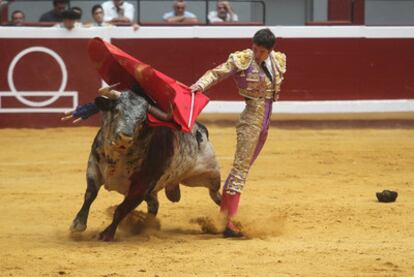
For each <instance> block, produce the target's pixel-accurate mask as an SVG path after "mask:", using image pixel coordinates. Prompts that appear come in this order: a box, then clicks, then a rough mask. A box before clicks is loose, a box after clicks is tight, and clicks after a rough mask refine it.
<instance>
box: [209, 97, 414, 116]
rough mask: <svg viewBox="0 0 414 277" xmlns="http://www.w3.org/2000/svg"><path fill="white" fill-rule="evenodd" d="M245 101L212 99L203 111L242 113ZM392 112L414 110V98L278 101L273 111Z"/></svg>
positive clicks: (293, 112)
mask: <svg viewBox="0 0 414 277" xmlns="http://www.w3.org/2000/svg"><path fill="white" fill-rule="evenodd" d="M244 106H245V103H244V102H243V101H211V102H210V103H209V104H208V105H207V107H205V108H204V110H203V113H240V112H242V111H243V109H244ZM387 112H389V113H392V112H414V100H341V101H278V102H275V103H274V104H273V113H280V114H316V113H328V114H329V113H387Z"/></svg>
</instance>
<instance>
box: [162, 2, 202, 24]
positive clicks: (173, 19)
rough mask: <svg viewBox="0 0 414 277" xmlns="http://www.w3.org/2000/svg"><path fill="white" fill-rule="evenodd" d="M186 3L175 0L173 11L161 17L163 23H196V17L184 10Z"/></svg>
mask: <svg viewBox="0 0 414 277" xmlns="http://www.w3.org/2000/svg"><path fill="white" fill-rule="evenodd" d="M185 8H186V3H185V1H184V0H175V1H174V4H173V9H174V10H173V11H171V12H167V13H165V14H164V15H163V17H162V18H163V19H164V21H167V22H169V23H198V19H197V16H196V15H195V14H193V13H191V12H189V11H186V10H185Z"/></svg>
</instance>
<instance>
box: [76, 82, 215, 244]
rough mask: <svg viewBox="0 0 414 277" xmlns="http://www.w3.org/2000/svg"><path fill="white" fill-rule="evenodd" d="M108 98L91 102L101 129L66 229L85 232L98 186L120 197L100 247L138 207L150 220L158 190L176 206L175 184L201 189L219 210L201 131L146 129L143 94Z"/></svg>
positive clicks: (208, 146)
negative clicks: (81, 198)
mask: <svg viewBox="0 0 414 277" xmlns="http://www.w3.org/2000/svg"><path fill="white" fill-rule="evenodd" d="M111 92H114V91H113V90H111ZM111 95H112V96H111V98H112V99H106V100H105V101H104V102H103V103H99V102H96V103H97V104H98V107H99V109H100V110H101V111H102V125H101V128H100V129H99V131H98V133H97V135H96V136H95V139H94V141H93V144H92V148H91V152H90V155H89V160H88V165H87V170H86V184H87V186H86V192H85V195H84V202H83V205H82V207H81V209H80V210H79V212H78V213H77V215H76V217H75V219H74V220H73V222H72V225H71V227H70V229H71V230H72V231H73V232H82V231H84V230H86V228H87V220H88V215H89V209H90V207H91V204H92V202H93V201H94V200H95V198H96V197H97V195H98V191H99V189H100V188H101V187H102V186H104V187H105V189H107V190H110V191H111V190H115V191H117V192H119V193H121V194H123V195H124V196H125V197H124V199H123V201H122V202H121V203H120V204H119V205H118V206H117V208H116V209H115V212H114V215H113V220H112V223H111V224H110V225H109V226H108V227H107V228H106V229H105V230H103V231H102V232H101V233H100V234H99V239H100V240H103V241H111V240H113V238H114V235H115V232H116V229H117V227H118V225H119V223H120V222H121V221H122V219H123V218H125V216H126V215H127V214H128V213H129V212H131V211H132V210H133V209H135V208H136V207H137V206H138V205H139V204H140V203H141V202H143V201H145V202H146V203H147V211H148V213H149V214H152V215H154V216H155V215H156V214H157V212H158V209H159V202H158V199H157V194H158V192H159V191H160V190H162V189H165V191H166V194H167V198H168V199H169V200H170V201H173V202H178V201H179V200H180V191H179V184H182V185H186V186H190V187H197V186H199V187H200V186H201V187H207V188H208V189H209V194H210V197H211V199H212V200H213V201H214V202H215V203H216V204H217V205H220V201H221V195H220V193H219V189H220V170H219V164H218V162H217V159H216V157H215V154H214V150H213V147H212V144H211V143H210V141H209V138H208V130H207V128H206V127H205V126H203V125H202V124H201V123H199V122H196V124H195V125H194V127H193V129H192V131H191V132H190V133H184V132H180V131H178V130H175V129H171V128H168V127H163V126H160V127H151V126H149V125H148V123H147V120H146V119H147V112H148V111H149V109H151V108H153V106H152V105H151V103H150V99H148V98H147V97H145V94H143V93H140V92H139V91H138V92H137V91H132V90H126V91H123V92H122V93H118V94H114V93H112V94H111ZM114 95H115V96H114Z"/></svg>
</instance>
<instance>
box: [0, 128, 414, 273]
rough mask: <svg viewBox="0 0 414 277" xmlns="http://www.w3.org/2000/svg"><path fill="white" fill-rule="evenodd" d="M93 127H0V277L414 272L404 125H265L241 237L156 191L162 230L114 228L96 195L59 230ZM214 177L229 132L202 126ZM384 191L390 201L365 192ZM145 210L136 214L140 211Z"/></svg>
mask: <svg viewBox="0 0 414 277" xmlns="http://www.w3.org/2000/svg"><path fill="white" fill-rule="evenodd" d="M96 131H97V129H96V128H85V127H81V128H66V129H44V130H31V129H20V130H15V129H0V145H1V151H0V203H1V204H0V276H159V277H162V276H414V129H332V128H330V129H297V128H296V129H278V128H274V127H273V128H272V129H271V131H270V134H269V139H268V142H267V144H266V145H265V148H264V150H263V152H262V154H261V156H260V157H259V158H258V160H257V162H256V163H255V165H254V167H253V169H252V171H251V175H250V178H249V180H248V185H247V188H246V191H245V193H244V194H243V196H242V201H241V209H240V213H239V215H240V216H239V219H240V221H241V222H242V223H243V224H244V226H245V228H246V232H248V234H249V235H250V236H251V237H252V238H251V239H248V240H226V239H223V238H221V236H220V235H213V234H205V233H203V232H202V231H201V229H200V226H198V225H197V224H194V223H191V221H192V220H194V219H196V218H198V217H200V216H208V217H210V218H214V217H215V215H216V214H217V211H218V208H217V207H216V206H215V205H214V204H213V202H212V201H211V200H210V198H209V197H208V193H207V190H205V189H202V188H200V189H191V188H186V187H182V190H181V192H182V199H181V202H180V203H176V204H173V203H170V202H168V200H167V199H166V198H165V196H164V194H163V193H162V194H160V204H161V206H160V212H159V216H158V219H159V221H160V224H161V229H160V230H156V229H151V228H149V229H147V230H146V231H144V232H143V233H141V234H131V233H130V232H127V231H125V230H124V231H122V230H118V233H117V235H116V241H115V242H112V243H105V242H100V241H97V240H96V239H95V238H94V237H95V236H96V234H97V233H98V232H99V231H101V230H103V228H104V227H106V225H107V224H109V223H110V221H111V216H110V214H109V213H108V207H110V206H113V205H115V204H118V203H120V201H121V200H122V197H121V196H120V195H118V194H117V193H115V192H111V193H109V192H107V191H105V190H101V191H100V195H98V198H97V200H96V201H95V203H94V204H93V205H92V208H91V213H90V217H89V224H88V230H87V231H86V232H85V233H83V234H82V235H78V236H70V234H69V231H68V228H69V225H70V223H71V221H72V219H73V218H74V216H75V214H76V212H77V211H78V209H79V208H80V206H81V203H82V201H83V199H82V198H83V193H84V190H85V177H84V175H85V167H86V160H87V157H88V154H89V149H90V145H91V142H92V139H93V137H94V135H95V133H96ZM210 134H211V135H210V137H211V140H212V142H213V144H214V146H215V149H216V153H217V155H218V158H219V160H220V162H221V166H222V175H223V177H222V178H223V179H224V177H225V175H226V174H227V173H228V170H229V167H230V164H231V162H232V158H233V153H234V147H235V145H234V142H235V139H234V138H235V131H234V128H232V127H218V126H213V125H210ZM383 189H393V190H397V191H398V192H399V197H398V199H397V202H395V203H391V204H381V203H378V202H377V201H376V198H375V192H377V191H382V190H383ZM144 208H145V206H144V205H143V206H141V207H140V209H141V210H144Z"/></svg>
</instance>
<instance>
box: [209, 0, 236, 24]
mask: <svg viewBox="0 0 414 277" xmlns="http://www.w3.org/2000/svg"><path fill="white" fill-rule="evenodd" d="M238 20H239V17H238V16H237V14H236V13H234V11H233V9H232V8H231V6H230V3H229V2H228V1H218V2H217V9H216V10H215V11H211V12H209V13H208V21H209V23H217V22H232V21H238Z"/></svg>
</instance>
